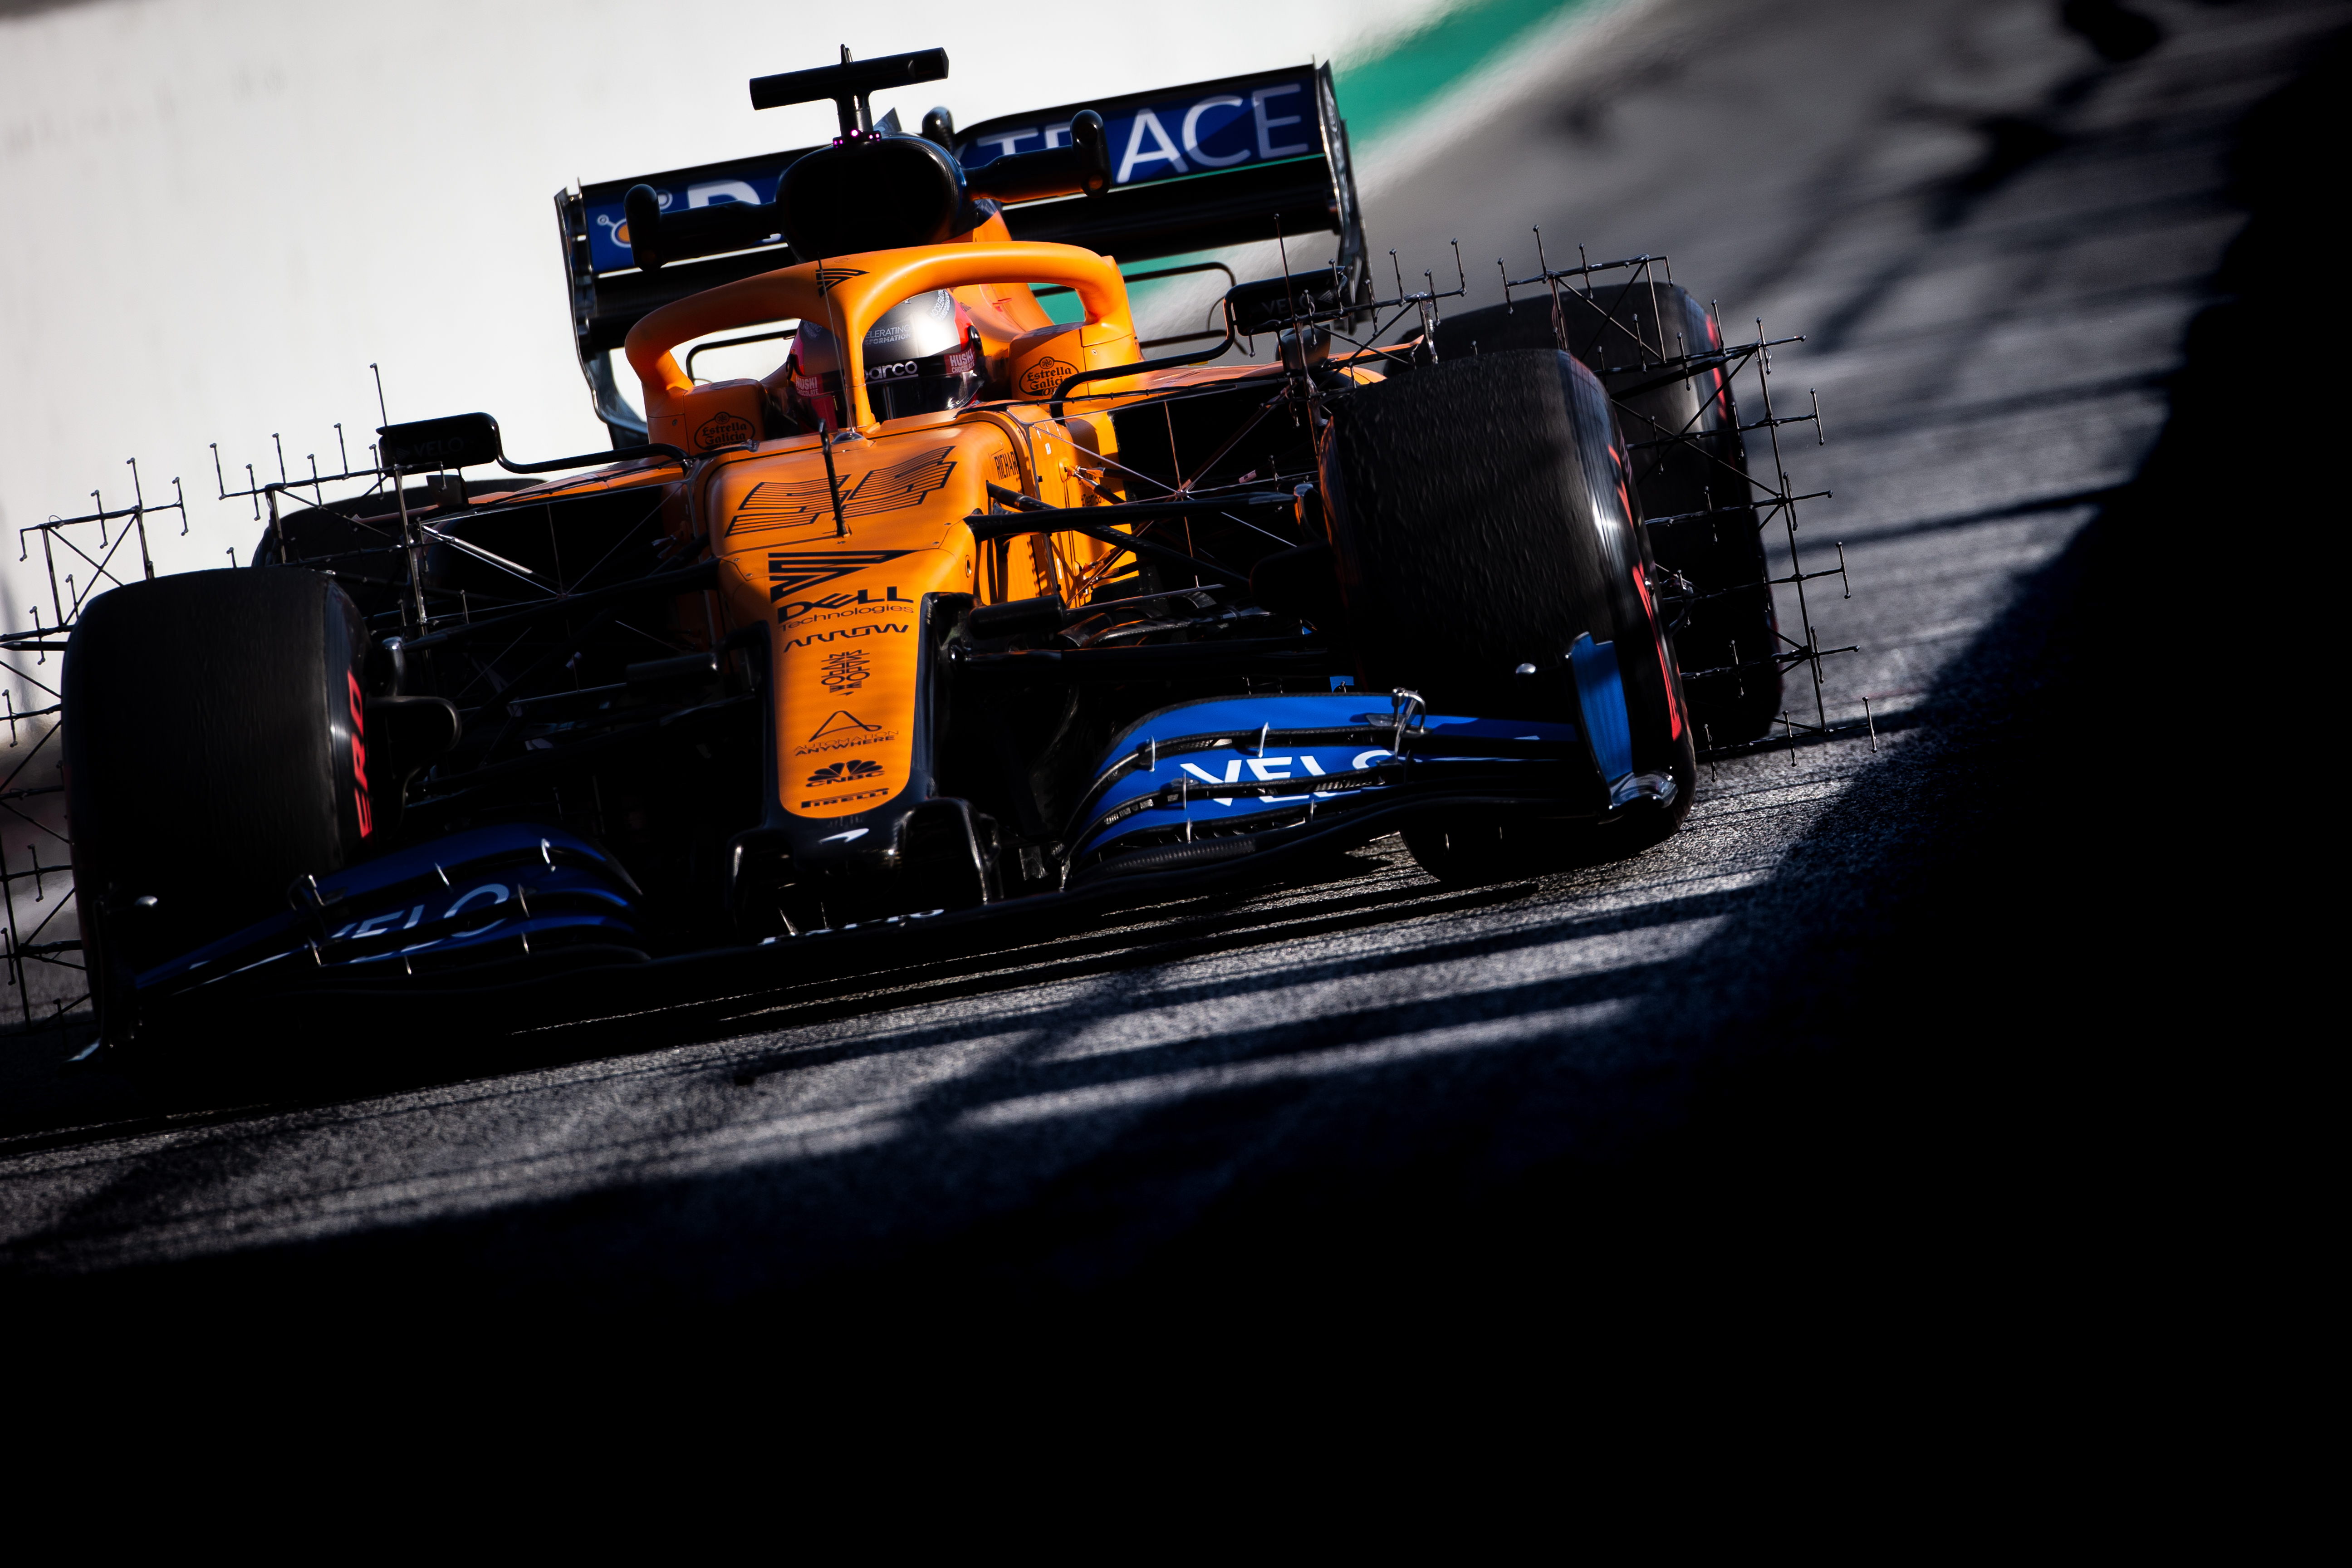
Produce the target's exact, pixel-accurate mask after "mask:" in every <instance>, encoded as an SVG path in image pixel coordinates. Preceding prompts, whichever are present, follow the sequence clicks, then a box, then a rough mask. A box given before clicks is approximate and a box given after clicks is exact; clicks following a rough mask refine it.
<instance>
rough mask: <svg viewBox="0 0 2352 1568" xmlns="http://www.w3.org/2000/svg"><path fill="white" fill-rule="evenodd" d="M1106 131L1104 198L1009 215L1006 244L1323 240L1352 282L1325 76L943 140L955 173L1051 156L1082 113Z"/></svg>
mask: <svg viewBox="0 0 2352 1568" xmlns="http://www.w3.org/2000/svg"><path fill="white" fill-rule="evenodd" d="M1087 109H1091V110H1094V111H1095V112H1096V113H1097V114H1099V115H1101V116H1102V117H1103V120H1104V122H1105V125H1106V128H1107V129H1108V132H1109V142H1110V154H1111V188H1110V190H1109V191H1108V193H1107V194H1105V195H1099V196H1068V197H1063V198H1060V199H1057V200H1053V201H1042V202H1031V203H1024V204H1021V205H1013V206H1008V207H1007V208H1006V209H1005V212H1004V221H1005V224H1006V226H1008V227H1010V228H1011V229H1012V231H1013V237H1015V238H1017V239H1043V240H1057V241H1060V242H1062V243H1064V244H1066V245H1082V246H1085V247H1087V249H1089V250H1096V251H1100V252H1102V253H1103V254H1105V255H1108V256H1116V257H1118V258H1119V259H1120V260H1121V261H1123V262H1134V261H1148V260H1150V259H1152V258H1157V257H1165V256H1174V255H1179V254H1181V253H1184V252H1188V251H1196V250H1207V249H1211V248H1213V247H1218V246H1224V245H1244V244H1247V243H1249V242H1251V241H1254V240H1264V239H1272V238H1274V237H1275V236H1276V233H1277V231H1278V232H1279V233H1280V234H1282V235H1283V236H1285V237H1294V238H1296V237H1306V236H1308V235H1313V234H1335V235H1337V236H1339V261H1340V264H1341V265H1342V266H1343V267H1346V268H1349V270H1350V271H1351V272H1359V273H1360V271H1361V270H1362V267H1363V261H1364V235H1363V217H1362V214H1361V211H1360V209H1359V207H1358V205H1357V202H1356V181H1355V173H1354V168H1353V165H1352V163H1350V161H1349V152H1348V126H1347V121H1344V120H1342V119H1340V118H1339V99H1338V96H1337V95H1336V93H1335V92H1334V91H1333V89H1332V85H1331V68H1330V67H1329V66H1328V65H1323V66H1293V67H1287V68H1282V69H1278V70H1271V71H1259V72H1255V73H1254V74H1252V75H1249V76H1234V77H1225V78H1223V79H1219V80H1216V81H1203V82H1194V83H1192V85H1190V86H1188V87H1171V88H1161V89H1156V90H1154V91H1150V92H1141V93H1129V94H1124V95H1120V96H1115V97H1100V96H1097V97H1095V98H1089V99H1087V100H1085V101H1084V102H1079V103H1069V104H1064V105H1061V106H1060V107H1058V108H1055V109H1042V110H1036V111H1035V112H1034V113H1029V114H1019V115H1007V116H1004V117H1002V118H1000V119H996V120H989V121H982V122H981V123H979V124H976V125H970V126H964V127H961V128H960V129H959V130H958V131H957V132H956V138H955V140H956V147H955V152H956V157H957V159H958V161H960V162H961V163H962V164H963V166H964V167H965V168H967V169H980V168H984V167H986V166H987V165H988V164H989V163H993V162H994V161H995V160H996V159H998V158H1001V157H1003V156H1005V155H1006V154H1008V153H1029V152H1035V151H1038V150H1039V149H1041V148H1045V147H1055V146H1060V145H1063V144H1064V143H1066V142H1068V140H1069V130H1070V121H1071V120H1072V119H1073V118H1074V117H1075V116H1076V114H1077V113H1078V112H1079V110H1087Z"/></svg>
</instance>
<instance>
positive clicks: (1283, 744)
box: [1074, 692, 1580, 868]
mask: <svg viewBox="0 0 2352 1568" xmlns="http://www.w3.org/2000/svg"><path fill="white" fill-rule="evenodd" d="M1380 703H1381V700H1380V699H1379V698H1377V697H1367V696H1366V695H1364V694H1362V693H1358V692H1334V693H1332V694H1330V695H1328V696H1267V697H1225V698H1210V699H1206V700H1201V701H1196V702H1186V703H1181V704H1178V705H1177V706H1175V707H1172V708H1167V709H1163V710H1160V712H1157V713H1154V714H1152V715H1151V716H1150V717H1149V718H1147V719H1145V720H1143V721H1140V722H1139V723H1137V724H1135V725H1134V726H1132V727H1131V728H1129V730H1128V731H1126V732H1125V733H1124V734H1122V735H1121V736H1120V737H1119V738H1118V740H1117V741H1116V742H1113V743H1112V745H1111V747H1110V749H1109V751H1108V752H1106V753H1105V754H1104V756H1103V759H1102V761H1101V763H1099V764H1098V765H1097V769H1096V773H1097V783H1096V785H1095V788H1094V790H1093V791H1092V792H1090V793H1089V795H1088V796H1087V801H1086V804H1085V805H1084V806H1083V807H1082V808H1081V815H1082V816H1083V817H1084V819H1085V826H1084V827H1083V828H1082V829H1081V831H1080V833H1079V835H1078V837H1077V841H1076V854H1075V856H1074V859H1075V860H1076V863H1078V864H1079V866H1080V867H1081V868H1084V867H1085V865H1086V863H1087V861H1088V860H1089V859H1090V858H1097V857H1099V856H1100V855H1101V854H1102V853H1103V852H1104V851H1105V850H1106V849H1108V848H1110V847H1114V846H1116V845H1118V844H1119V843H1120V842H1121V841H1123V840H1127V839H1130V838H1133V837H1135V836H1137V835H1139V834H1151V833H1159V832H1160V831H1161V830H1165V829H1170V828H1183V829H1188V830H1191V831H1199V830H1202V829H1207V830H1210V831H1212V832H1216V833H1227V834H1229V833H1232V832H1234V831H1235V830H1236V828H1237V826H1240V825H1242V824H1244V823H1245V822H1247V820H1248V819H1251V818H1265V819H1267V820H1268V823H1269V825H1270V824H1271V823H1272V822H1275V821H1279V820H1283V819H1287V818H1295V817H1297V816H1298V815H1299V814H1300V812H1301V811H1302V809H1303V810H1305V811H1306V812H1307V813H1309V814H1313V813H1316V812H1318V811H1320V810H1323V809H1326V808H1344V807H1348V806H1352V805H1357V804H1359V803H1361V802H1364V801H1367V800H1370V799H1374V798H1381V797H1384V796H1386V797H1392V796H1394V795H1396V793H1397V792H1398V791H1399V789H1400V788H1401V787H1402V785H1403V784H1404V783H1405V778H1404V768H1403V766H1402V759H1400V758H1399V755H1398V751H1397V746H1398V743H1399V742H1398V735H1397V715H1396V712H1395V711H1394V710H1393V709H1392V708H1389V707H1383V706H1381V705H1380ZM1433 742H1434V743H1436V744H1437V745H1439V746H1441V747H1442V748H1443V749H1444V751H1445V752H1447V753H1448V754H1445V755H1427V754H1424V753H1425V752H1427V751H1428V750H1429V749H1430V747H1431V745H1432V743H1433ZM1465 742H1472V744H1471V745H1470V746H1469V747H1468V748H1467V749H1466V750H1465V744H1464V743H1465ZM1478 742H1497V745H1496V752H1497V753H1498V754H1496V755H1478V754H1474V753H1475V752H1476V751H1477V744H1476V743H1478ZM1515 742H1516V743H1515ZM1402 744H1403V750H1404V752H1405V753H1406V757H1407V758H1409V759H1410V763H1411V767H1412V771H1413V777H1412V782H1413V784H1414V785H1415V786H1416V787H1421V786H1424V785H1435V786H1437V787H1439V788H1442V787H1443V786H1444V770H1445V769H1446V768H1448V767H1449V766H1460V765H1463V764H1465V763H1486V764H1492V763H1510V762H1527V761H1533V760H1546V759H1549V760H1557V759H1558V758H1559V757H1561V756H1574V755H1576V754H1577V752H1579V751H1580V748H1579V747H1578V745H1577V731H1576V726H1574V725H1573V724H1563V723H1553V722H1543V721H1535V720H1528V719H1473V718H1468V717H1464V716H1460V715H1454V714H1443V713H1433V714H1428V715H1425V716H1424V715H1421V714H1420V713H1418V712H1417V711H1415V712H1412V713H1411V714H1410V715H1409V723H1408V725H1407V727H1406V729H1405V731H1404V736H1403V741H1402ZM1241 830H1243V831H1247V830H1248V829H1247V828H1246V827H1243V828H1242V829H1241Z"/></svg>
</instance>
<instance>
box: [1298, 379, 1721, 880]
mask: <svg viewBox="0 0 2352 1568" xmlns="http://www.w3.org/2000/svg"><path fill="white" fill-rule="evenodd" d="M1323 473H1324V487H1325V493H1326V496H1327V498H1328V502H1329V509H1330V517H1331V526H1332V543H1333V548H1334V551H1335V553H1336V555H1337V557H1338V564H1339V585H1340V593H1341V595H1342V596H1343V598H1344V600H1345V605H1346V616H1347V625H1348V633H1349V643H1350V644H1351V645H1352V646H1353V647H1354V648H1355V649H1356V650H1357V658H1358V664H1359V678H1360V681H1361V683H1362V685H1363V686H1364V688H1365V689H1368V690H1373V691H1386V690H1390V689H1395V688H1401V687H1402V688H1408V689H1412V690H1416V691H1418V692H1420V693H1421V694H1422V695H1423V699H1424V700H1426V702H1427V704H1428V707H1429V710H1430V711H1432V712H1447V713H1460V714H1471V715H1476V716H1480V717H1502V718H1530V719H1559V718H1568V719H1570V721H1574V722H1576V723H1577V724H1578V726H1579V729H1580V732H1584V733H1586V734H1587V735H1588V738H1590V739H1592V740H1593V742H1594V745H1593V749H1594V752H1595V760H1596V761H1597V762H1602V766H1601V775H1602V777H1601V783H1602V784H1603V785H1604V786H1605V787H1606V788H1607V789H1608V790H1609V791H1610V794H1609V795H1608V796H1607V799H1608V800H1609V801H1610V802H1611V803H1612V810H1611V812H1610V815H1609V816H1607V817H1605V818H1603V819H1601V821H1599V822H1596V821H1595V820H1594V818H1593V816H1592V815H1591V813H1592V811H1593V810H1594V809H1595V808H1596V806H1597V805H1600V804H1601V801H1599V800H1563V801H1562V802H1561V803H1560V815H1559V816H1558V817H1555V818H1549V819H1547V818H1545V817H1543V816H1540V815H1530V814H1527V813H1522V812H1513V813H1510V814H1506V815H1495V816H1486V815H1474V816H1456V817H1454V818H1452V819H1446V820H1438V821H1432V822H1429V823H1427V824H1424V825H1423V826H1419V827H1417V828H1416V829H1415V830H1414V831H1413V832H1412V833H1410V834H1408V835H1407V837H1406V843H1407V845H1408V847H1411V848H1412V850H1413V852H1414V854H1415V856H1416V858H1420V859H1421V861H1422V863H1423V866H1424V868H1427V869H1428V870H1430V871H1431V872H1432V873H1433V875H1436V876H1439V877H1442V878H1445V879H1449V880H1455V879H1459V880H1490V879H1493V878H1494V877H1496V876H1497V875H1524V874H1526V873H1527V872H1528V871H1530V870H1538V869H1546V868H1551V867H1554V866H1562V865H1573V864H1579V863H1582V862H1585V861H1588V860H1591V859H1596V858H1615V857H1616V856H1619V855H1623V854H1630V853H1633V852H1634V851H1636V850H1639V849H1642V848H1644V847H1648V846H1649V845H1651V844H1654V843H1656V842H1657V841H1658V840H1660V839H1662V838H1664V837H1666V836H1667V835H1669V834H1671V833H1672V832H1673V831H1674V830H1675V826H1677V825H1678V824H1679V823H1680V821H1681V820H1682V817H1683V816H1684V814H1685V812H1686V811H1687V810H1688V809H1689V805H1690V796H1691V788H1692V785H1693V783H1694V782H1695V777H1696V759H1695V756H1694V750H1693V746H1692V737H1691V733H1690V727H1689V724H1688V722H1687V721H1686V719H1685V711H1684V708H1683V696H1682V686H1681V681H1680V679H1679V678H1678V676H1677V675H1676V673H1675V658H1674V653H1673V649H1672V647H1671V644H1670V643H1669V641H1668V638H1667V635H1666V632H1665V629H1664V626H1662V625H1661V624H1660V621H1659V618H1658V616H1657V611H1656V606H1655V605H1654V601H1653V600H1652V598H1651V595H1650V587H1649V567H1650V563H1649V561H1648V558H1647V556H1646V553H1645V552H1644V547H1643V540H1642V534H1641V531H1640V530H1639V529H1638V528H1636V527H1635V526H1634V524H1633V518H1632V516H1631V515H1630V512H1629V509H1628V506H1627V500H1628V499H1629V496H1628V492H1629V488H1630V479H1629V474H1628V468H1627V464H1626V459H1625V453H1624V448H1623V445H1622V439H1621V438H1620V437H1619V436H1618V434H1617V431H1616V427H1615V424H1614V421H1613V420H1612V416H1611V413H1610V407H1609V401H1608V397H1607V395H1606V394H1605V393H1603V392H1602V390H1601V384H1600V383H1599V381H1598V380H1597V379H1596V378H1595V377H1594V376H1593V374H1592V373H1591V371H1589V370H1587V369H1586V368H1585V367H1584V366H1583V365H1581V364H1580V363H1577V362H1576V361H1575V360H1574V359H1572V358H1570V356H1568V355H1566V354H1563V353H1559V352H1557V351H1555V350H1549V349H1547V350H1534V351H1520V352H1515V353H1491V354H1490V353H1481V354H1480V355H1479V356H1478V357H1476V358H1469V359H1461V360H1448V361H1446V362H1444V363H1440V364H1437V365H1433V366H1429V367H1426V368H1423V369H1421V370H1417V371H1415V372H1413V373H1412V374H1410V375H1404V376H1400V377H1397V378H1395V379H1393V380H1391V381H1387V382H1383V383H1381V384H1376V385H1371V386H1367V387H1364V388H1361V389H1360V390H1359V391H1357V392H1356V393H1354V394H1352V395H1349V396H1347V397H1345V398H1344V399H1343V400H1341V401H1339V402H1338V403H1337V404H1336V405H1335V407H1334V412H1333V424H1332V429H1331V432H1330V437H1329V440H1328V443H1327V445H1326V448H1325V453H1324V461H1323ZM1586 638H1590V639H1591V643H1590V645H1587V644H1586V643H1585V642H1584V640H1583V639H1586ZM1572 648H1573V649H1576V650H1579V651H1578V653H1577V656H1576V659H1575V660H1574V661H1571V659H1570V650H1571V649H1572ZM1572 662H1573V670H1571V664H1572ZM1525 665H1532V666H1534V667H1535V671H1536V673H1535V676H1534V677H1533V678H1530V677H1528V676H1527V675H1523V674H1521V673H1520V668H1521V667H1522V666H1525ZM1596 667H1599V668H1606V669H1607V670H1608V671H1609V672H1610V673H1609V674H1608V675H1607V676H1606V677H1605V679H1606V680H1607V681H1608V683H1609V684H1610V685H1611V686H1612V687H1622V694H1623V695H1622V703H1623V707H1622V724H1623V725H1624V731H1625V732H1624V733H1622V735H1621V736H1619V737H1618V738H1617V739H1616V740H1615V741H1614V742H1612V743H1610V744H1608V745H1603V744H1602V743H1601V739H1600V738H1599V734H1598V732H1597V731H1594V730H1592V729H1591V728H1589V727H1588V726H1587V724H1586V721H1585V713H1586V711H1588V710H1580V707H1579V699H1578V697H1577V696H1576V695H1575V694H1576V692H1577V691H1578V690H1579V689H1580V688H1581V687H1582V686H1583V685H1584V683H1585V681H1586V680H1587V679H1588V677H1590V676H1591V674H1592V671H1593V670H1594V669H1595V668H1596ZM1612 700H1613V699H1612ZM1603 752H1606V753H1607V756H1608V757H1609V758H1610V759H1612V760H1610V761H1602V753H1603ZM1571 814H1572V815H1571Z"/></svg>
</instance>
